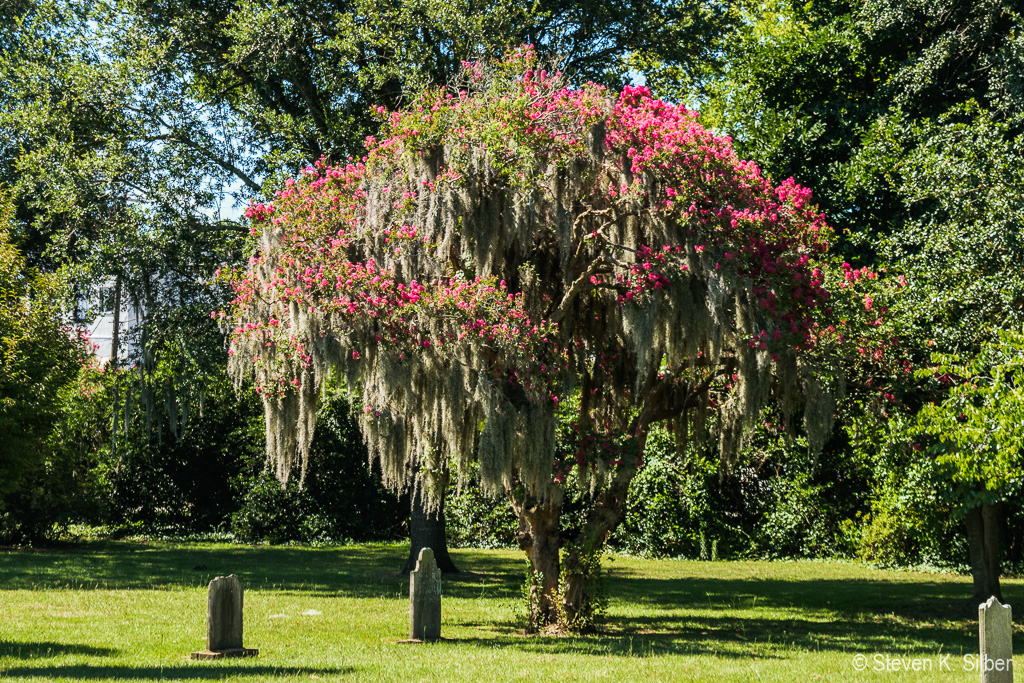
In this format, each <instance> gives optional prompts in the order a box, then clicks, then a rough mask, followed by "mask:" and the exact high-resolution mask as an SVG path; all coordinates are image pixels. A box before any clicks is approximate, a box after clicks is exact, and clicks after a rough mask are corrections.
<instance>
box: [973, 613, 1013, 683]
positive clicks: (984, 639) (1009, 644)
mask: <svg viewBox="0 0 1024 683" xmlns="http://www.w3.org/2000/svg"><path fill="white" fill-rule="evenodd" d="M1012 615H1013V613H1012V611H1011V609H1010V606H1009V605H1003V604H1000V602H999V601H998V600H996V599H995V598H994V597H991V598H989V599H988V600H987V601H986V602H983V603H981V604H980V605H978V639H979V641H980V647H981V652H980V655H979V657H978V667H979V668H980V669H981V683H1013V618H1012Z"/></svg>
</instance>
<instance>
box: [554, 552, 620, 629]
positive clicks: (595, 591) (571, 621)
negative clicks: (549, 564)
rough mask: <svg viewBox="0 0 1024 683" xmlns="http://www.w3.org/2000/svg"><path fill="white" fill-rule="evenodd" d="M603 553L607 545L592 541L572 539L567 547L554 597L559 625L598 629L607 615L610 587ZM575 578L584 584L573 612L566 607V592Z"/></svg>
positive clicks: (570, 627)
mask: <svg viewBox="0 0 1024 683" xmlns="http://www.w3.org/2000/svg"><path fill="white" fill-rule="evenodd" d="M588 540H589V539H588ZM603 556H604V548H603V547H601V546H600V545H596V544H594V543H593V542H592V541H591V542H584V543H578V542H574V543H568V544H566V546H565V547H564V548H563V551H562V563H561V566H562V576H561V578H560V581H559V584H558V585H559V591H558V593H557V594H556V595H555V600H554V604H555V610H556V612H557V614H558V616H557V619H556V622H555V625H556V626H557V627H558V628H559V629H561V630H563V631H567V632H572V633H586V632H588V631H593V630H595V629H596V628H597V627H598V625H600V624H601V622H602V621H604V619H605V617H607V615H608V589H607V582H606V581H605V569H604V565H603V564H602V562H601V559H602V557H603ZM570 558H571V560H572V561H571V562H570ZM571 579H572V580H577V581H580V582H581V584H582V585H581V586H580V590H581V591H582V596H581V598H580V600H579V603H578V604H579V606H578V607H577V608H576V609H575V610H574V611H572V612H570V611H569V610H568V609H566V595H565V593H566V591H567V590H569V589H570V584H569V581H570V580H571Z"/></svg>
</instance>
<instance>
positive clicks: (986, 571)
mask: <svg viewBox="0 0 1024 683" xmlns="http://www.w3.org/2000/svg"><path fill="white" fill-rule="evenodd" d="M967 549H968V552H969V554H970V559H971V578H972V579H973V580H974V594H973V595H972V596H971V606H972V608H973V607H976V606H977V605H978V604H979V603H982V602H985V601H986V600H988V599H989V598H990V597H992V596H995V597H996V598H998V599H999V600H1002V599H1003V594H1002V591H1001V590H1000V588H999V508H998V506H996V505H992V504H990V503H982V504H981V506H980V507H973V508H971V509H970V510H968V511H967Z"/></svg>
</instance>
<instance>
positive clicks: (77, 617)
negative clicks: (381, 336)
mask: <svg viewBox="0 0 1024 683" xmlns="http://www.w3.org/2000/svg"><path fill="white" fill-rule="evenodd" d="M406 552H407V551H406V549H405V548H403V547H401V546H375V545H367V546H353V547H344V548H296V547H245V546H237V545H212V544H198V545H182V544H171V543H139V542H88V543H81V544H75V545H72V546H68V547H66V548H62V549H58V550H47V551H3V552H0V563H2V564H0V677H6V678H10V679H15V680H24V681H70V680H75V681H79V680H84V681H150V680H161V681H171V680H179V681H201V680H238V681H313V680H325V681H326V680H335V681H344V680H374V681H377V680H379V681H458V680H472V681H476V680H482V681H496V680H525V681H551V680H554V681H562V680H588V681H589V680H609V681H624V680H637V679H647V680H649V681H661V680H696V681H755V680H765V681H813V680H826V681H844V682H845V681H936V680H943V681H946V680H948V681H968V680H970V681H975V680H977V679H978V677H979V675H978V673H977V672H976V671H969V670H965V667H964V662H963V659H962V655H964V654H971V653H975V652H976V651H977V642H978V641H977V623H976V621H975V620H972V619H971V618H970V616H968V614H967V613H966V612H965V610H964V605H965V599H966V596H968V595H969V593H970V584H969V581H968V580H967V579H965V578H964V577H955V576H945V575H934V574H919V573H910V572H891V571H882V570H877V569H873V568H870V567H865V566H861V565H856V564H841V563H825V562H775V563H770V562H753V561H752V562H691V561H675V560H640V559H634V558H623V557H615V558H611V559H610V560H609V561H607V562H606V566H607V567H608V581H607V586H608V591H609V594H610V596H611V604H610V608H609V615H608V622H607V624H606V625H605V627H604V628H603V630H602V632H601V633H599V634H597V635H590V636H584V637H545V636H525V635H523V634H522V633H521V632H520V630H519V629H518V627H517V625H516V623H515V610H516V608H517V607H518V601H519V595H520V588H519V587H520V584H521V582H522V578H523V568H524V564H523V560H522V556H521V555H520V554H519V553H515V552H512V551H483V550H461V551H456V552H455V553H454V557H455V559H456V562H457V563H458V564H459V565H460V567H461V568H462V569H463V570H464V573H463V574H461V575H458V576H455V577H445V580H444V588H443V591H444V596H445V597H444V608H443V609H444V621H443V635H444V636H445V638H446V640H445V641H444V642H441V643H435V644H429V645H406V644H399V643H398V642H397V641H399V640H401V639H402V638H405V637H406V636H407V631H408V583H407V580H406V579H404V578H402V577H401V576H397V575H396V574H395V573H394V572H395V570H396V569H397V568H398V567H400V566H401V564H402V563H403V561H404V559H405V557H404V556H405V553H406ZM230 573H234V574H237V575H238V576H239V577H240V578H241V580H242V582H243V585H244V586H245V590H246V594H245V641H246V643H245V644H246V646H247V647H256V648H259V650H260V655H259V657H258V658H256V659H251V660H233V661H221V662H202V663H200V662H192V661H190V660H188V659H187V658H186V657H187V655H188V653H189V652H191V651H193V650H199V649H202V648H203V646H204V637H205V613H206V609H205V604H206V603H205V601H206V585H207V583H208V582H209V580H210V579H211V578H212V577H214V576H218V575H224V574H230ZM1004 593H1005V596H1006V598H1007V600H1008V601H1009V602H1010V603H1011V604H1014V603H1019V600H1018V599H1019V598H1020V597H1024V584H1022V582H1020V581H1017V580H1007V581H1006V582H1005V583H1004ZM309 610H315V611H317V612H320V614H319V615H304V614H303V612H307V611H309ZM858 654H859V655H865V656H867V657H868V660H867V661H868V668H867V670H865V671H857V670H856V669H855V668H854V666H853V664H854V662H853V658H854V656H855V655H858ZM947 654H948V655H950V656H949V658H948V659H947V660H945V663H946V664H947V665H948V666H949V668H950V670H949V671H947V670H945V669H944V668H942V662H943V660H942V659H941V657H942V656H943V655H947ZM875 655H879V656H880V657H882V659H881V660H876V659H875ZM885 657H889V658H890V660H889V661H890V662H891V661H893V659H892V658H903V659H904V660H905V661H906V662H907V663H910V658H917V659H920V660H922V662H925V661H929V662H931V666H932V670H931V671H922V672H917V673H915V672H907V671H875V670H873V669H874V667H875V666H877V664H878V662H884V661H885V659H884V658H885ZM890 666H891V664H890ZM922 666H927V664H924V663H922Z"/></svg>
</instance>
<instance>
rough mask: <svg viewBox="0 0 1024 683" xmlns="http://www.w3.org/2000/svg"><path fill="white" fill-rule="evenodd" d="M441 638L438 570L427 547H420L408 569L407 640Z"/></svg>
mask: <svg viewBox="0 0 1024 683" xmlns="http://www.w3.org/2000/svg"><path fill="white" fill-rule="evenodd" d="M440 639H441V570H440V569H438V567H437V562H436V561H435V560H434V551H433V550H431V549H430V548H423V549H422V550H420V556H419V558H417V560H416V569H414V570H413V571H412V572H410V573H409V640H410V641H432V640H440Z"/></svg>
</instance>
